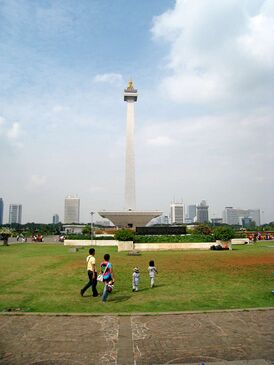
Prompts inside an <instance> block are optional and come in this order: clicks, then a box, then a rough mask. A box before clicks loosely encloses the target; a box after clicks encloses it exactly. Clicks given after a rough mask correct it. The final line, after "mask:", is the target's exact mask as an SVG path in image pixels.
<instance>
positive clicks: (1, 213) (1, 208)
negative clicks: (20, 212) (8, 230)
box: [0, 198, 4, 226]
mask: <svg viewBox="0 0 274 365" xmlns="http://www.w3.org/2000/svg"><path fill="white" fill-rule="evenodd" d="M3 218H4V202H3V199H2V198H0V225H1V226H2V224H3Z"/></svg>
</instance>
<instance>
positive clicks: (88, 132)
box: [0, 0, 274, 223]
mask: <svg viewBox="0 0 274 365" xmlns="http://www.w3.org/2000/svg"><path fill="white" fill-rule="evenodd" d="M273 24H274V6H273V3H272V2H271V1H268V0H250V1H248V2H247V1H244V0H239V1H234V0H233V1H231V0H224V1H222V2H218V1H216V0H205V1H203V2H187V1H183V0H177V1H175V0H159V1H157V2H156V1H155V2H147V1H143V0H140V1H138V2H137V3H136V4H134V8H133V7H132V5H131V4H130V2H127V1H125V0H121V1H120V2H117V3H111V4H110V3H109V2H107V1H106V0H102V1H100V2H90V1H87V0H83V1H81V2H80V3H75V2H74V1H72V0H68V1H62V0H61V1H58V2H55V1H53V0H46V1H43V2H35V3H31V4H30V3H29V2H26V1H21V2H18V1H12V2H11V1H8V0H4V1H3V2H2V5H1V8H0V34H1V36H0V37H1V42H0V55H1V68H0V81H1V88H0V164H1V167H2V171H4V172H5V173H4V174H3V176H2V179H1V184H0V196H1V197H2V198H3V201H4V222H7V220H8V212H7V207H8V206H9V204H11V203H12V202H20V203H21V204H22V206H23V207H24V214H23V223H24V222H32V221H36V222H41V223H47V222H50V221H51V218H52V215H53V214H54V213H55V212H57V214H59V216H60V218H61V219H63V217H62V215H63V214H62V212H63V200H64V197H65V196H66V194H67V192H75V193H77V194H78V196H80V197H81V220H82V221H83V222H89V220H90V211H100V210H101V209H109V210H111V209H114V208H115V209H117V208H118V209H119V208H120V209H122V208H123V192H124V169H125V163H124V151H125V144H126V141H125V136H124V129H125V108H124V106H123V103H124V102H123V100H122V92H121V90H122V89H123V87H124V85H125V84H126V83H127V81H128V79H130V78H132V79H133V80H134V82H135V83H136V85H137V86H138V90H140V92H139V95H138V104H137V105H136V109H135V113H136V120H138V128H136V135H135V139H136V141H135V156H136V182H137V184H136V200H137V202H138V206H137V207H136V208H137V209H140V210H146V209H151V207H153V208H154V209H157V210H161V211H164V212H168V211H169V202H170V201H171V199H172V197H173V196H175V197H183V200H184V201H185V202H189V203H191V202H196V203H198V202H201V201H202V200H203V199H206V201H207V202H208V204H209V213H210V216H213V217H222V212H223V209H224V207H227V206H233V207H236V208H239V209H260V210H261V212H262V222H270V221H274V212H273V208H272V205H273V201H274V189H273V186H274V171H273V163H274V156H273V150H274V141H273V137H272V135H273V132H274V110H273V109H274V106H273V100H272V99H273V97H272V94H273V90H272V89H273V82H274V76H273V75H274V73H273V71H274V41H273V32H274V25H273ZM125 30H126V31H127V32H128V36H127V37H125V36H124V34H125ZM41 207H42V208H41Z"/></svg>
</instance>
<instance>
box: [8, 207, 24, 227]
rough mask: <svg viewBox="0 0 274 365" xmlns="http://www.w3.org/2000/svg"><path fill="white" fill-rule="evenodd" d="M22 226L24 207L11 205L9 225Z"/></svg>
mask: <svg viewBox="0 0 274 365" xmlns="http://www.w3.org/2000/svg"><path fill="white" fill-rule="evenodd" d="M13 223H18V224H22V205H21V204H10V206H9V224H13Z"/></svg>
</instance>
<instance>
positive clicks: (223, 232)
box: [213, 227, 235, 241]
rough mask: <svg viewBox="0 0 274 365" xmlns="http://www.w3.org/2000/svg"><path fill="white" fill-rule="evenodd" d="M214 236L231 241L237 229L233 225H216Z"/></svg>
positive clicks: (217, 238) (216, 238)
mask: <svg viewBox="0 0 274 365" xmlns="http://www.w3.org/2000/svg"><path fill="white" fill-rule="evenodd" d="M213 236H214V238H215V240H221V241H229V240H231V238H234V237H235V231H234V229H232V228H231V227H216V228H214V231H213Z"/></svg>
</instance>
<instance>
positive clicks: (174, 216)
mask: <svg viewBox="0 0 274 365" xmlns="http://www.w3.org/2000/svg"><path fill="white" fill-rule="evenodd" d="M184 210H185V209H184V204H183V203H175V202H174V203H171V204H170V221H171V222H170V223H171V224H182V223H184V220H185V219H184V218H185V212H184Z"/></svg>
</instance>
